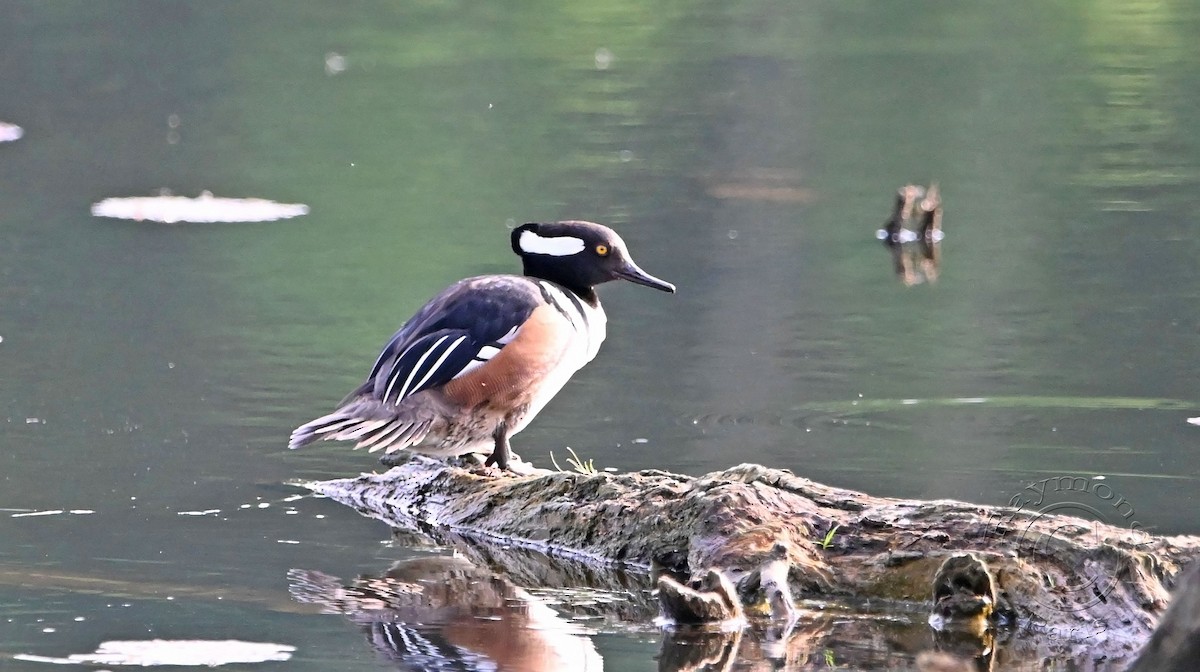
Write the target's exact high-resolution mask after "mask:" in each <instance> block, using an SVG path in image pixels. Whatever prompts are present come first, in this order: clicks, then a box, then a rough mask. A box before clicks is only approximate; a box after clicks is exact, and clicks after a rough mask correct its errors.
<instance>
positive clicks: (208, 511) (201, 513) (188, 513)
mask: <svg viewBox="0 0 1200 672" xmlns="http://www.w3.org/2000/svg"><path fill="white" fill-rule="evenodd" d="M218 513H221V510H220V509H205V510H203V511H176V512H175V515H177V516H215V515H217V514H218Z"/></svg>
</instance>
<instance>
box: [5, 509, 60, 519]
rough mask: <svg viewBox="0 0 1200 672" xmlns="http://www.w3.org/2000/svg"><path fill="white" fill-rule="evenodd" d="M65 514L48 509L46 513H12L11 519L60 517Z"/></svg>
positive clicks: (58, 510)
mask: <svg viewBox="0 0 1200 672" xmlns="http://www.w3.org/2000/svg"><path fill="white" fill-rule="evenodd" d="M64 513H66V511H63V510H62V509H50V510H48V511H28V512H26V513H14V514H12V517H13V518H32V517H34V516H61V515H62V514H64Z"/></svg>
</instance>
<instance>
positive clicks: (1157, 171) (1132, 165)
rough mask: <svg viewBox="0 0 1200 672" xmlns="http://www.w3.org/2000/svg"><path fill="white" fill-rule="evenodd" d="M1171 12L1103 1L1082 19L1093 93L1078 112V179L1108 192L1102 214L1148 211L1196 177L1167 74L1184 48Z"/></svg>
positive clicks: (1143, 3)
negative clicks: (1083, 137) (1082, 149)
mask: <svg viewBox="0 0 1200 672" xmlns="http://www.w3.org/2000/svg"><path fill="white" fill-rule="evenodd" d="M1174 5H1175V3H1169V2H1161V1H1159V0H1104V1H1102V2H1098V3H1095V4H1094V5H1093V6H1092V7H1091V9H1090V10H1089V11H1087V12H1084V13H1083V19H1084V23H1083V26H1084V30H1085V38H1084V41H1085V46H1086V47H1087V48H1088V52H1089V53H1088V56H1089V61H1090V63H1089V64H1090V65H1091V72H1090V76H1089V79H1090V81H1091V83H1092V84H1093V86H1094V87H1095V93H1094V95H1093V100H1092V101H1089V102H1090V104H1087V105H1086V106H1085V107H1084V109H1083V115H1082V118H1083V124H1084V130H1085V131H1086V132H1087V135H1088V144H1089V146H1090V150H1089V151H1087V152H1086V153H1085V155H1084V156H1083V159H1082V162H1083V163H1082V166H1081V167H1080V173H1081V175H1080V177H1081V180H1082V182H1083V183H1084V184H1087V185H1088V186H1092V187H1096V188H1099V189H1103V190H1105V191H1106V193H1105V195H1104V197H1103V201H1104V203H1103V207H1104V209H1106V210H1129V211H1140V210H1150V209H1154V207H1155V205H1156V204H1155V203H1153V201H1154V200H1157V199H1158V198H1159V197H1161V196H1162V192H1163V189H1164V188H1170V187H1176V186H1180V185H1186V184H1194V183H1195V182H1196V180H1197V179H1198V177H1200V175H1198V171H1197V167H1196V166H1195V164H1194V159H1189V157H1188V156H1187V155H1185V154H1184V152H1183V151H1181V150H1182V149H1183V148H1185V147H1187V146H1188V145H1189V144H1190V142H1189V141H1188V139H1187V138H1186V132H1185V131H1184V130H1183V128H1182V127H1181V125H1180V123H1179V120H1178V119H1177V117H1176V114H1175V113H1174V111H1173V109H1172V108H1173V106H1174V105H1175V103H1176V100H1177V96H1178V93H1177V91H1176V86H1177V84H1175V83H1174V82H1173V81H1172V66H1174V65H1176V64H1177V63H1179V62H1180V61H1181V60H1183V59H1184V57H1185V52H1186V50H1187V49H1188V48H1189V47H1188V46H1186V45H1185V40H1183V39H1181V36H1180V35H1179V29H1178V27H1177V26H1178V25H1180V22H1179V19H1180V18H1181V17H1180V16H1177V15H1176V12H1177V8H1176V7H1175V6H1174ZM1185 5H1186V3H1185ZM1189 164H1191V165H1189Z"/></svg>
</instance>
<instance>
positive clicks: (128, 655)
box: [13, 639, 296, 667]
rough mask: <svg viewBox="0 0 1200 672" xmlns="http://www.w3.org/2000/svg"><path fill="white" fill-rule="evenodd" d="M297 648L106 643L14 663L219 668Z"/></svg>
mask: <svg viewBox="0 0 1200 672" xmlns="http://www.w3.org/2000/svg"><path fill="white" fill-rule="evenodd" d="M295 650H296V647H294V646H288V645H286V644H270V643H265V642H242V641H239V640H236V639H227V640H223V641H217V640H203V639H152V640H143V641H112V642H103V643H102V644H100V646H99V648H97V649H96V651H95V652H94V653H73V654H71V655H70V656H67V657H66V658H54V657H49V656H35V655H31V654H24V653H22V654H17V655H15V656H13V659H14V660H24V661H29V662H34V663H51V664H54V665H130V666H136V667H150V666H152V665H179V666H192V667H199V666H207V667H218V666H221V665H230V664H235V663H264V662H268V661H284V660H290V659H291V657H292V653H293V652H294V651H295Z"/></svg>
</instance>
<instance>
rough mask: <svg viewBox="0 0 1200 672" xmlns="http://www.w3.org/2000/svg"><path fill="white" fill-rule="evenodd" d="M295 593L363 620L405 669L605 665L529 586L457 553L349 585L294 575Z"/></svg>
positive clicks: (372, 638)
mask: <svg viewBox="0 0 1200 672" xmlns="http://www.w3.org/2000/svg"><path fill="white" fill-rule="evenodd" d="M288 579H289V584H290V590H291V593H292V595H293V596H294V597H295V598H296V599H297V600H298V601H300V602H306V603H312V604H320V605H322V606H324V607H325V608H326V609H327V610H328V611H329V612H330V613H339V614H343V615H345V616H347V617H348V618H349V619H350V620H352V621H354V622H355V623H358V624H360V625H362V626H363V629H364V631H365V632H366V634H367V640H368V641H369V642H370V644H371V646H372V647H374V648H375V650H376V651H378V652H379V653H380V655H382V656H383V657H384V658H385V659H387V660H389V661H394V662H395V663H397V664H398V669H401V670H514V671H516V670H520V671H525V672H538V671H539V670H545V671H547V672H549V671H551V670H581V671H594V670H602V669H603V668H604V662H603V660H602V659H601V658H600V654H599V653H597V652H596V648H595V646H594V645H593V644H592V640H591V639H590V638H588V637H587V636H585V635H584V634H583V632H582V630H580V629H579V628H578V627H576V626H574V625H572V624H571V623H569V622H568V621H566V620H564V619H563V618H562V617H561V616H559V615H558V614H557V613H556V612H555V611H554V610H553V609H551V608H550V607H548V606H546V604H545V603H544V602H542V601H540V600H538V599H537V598H535V597H534V596H532V595H530V594H529V593H528V592H526V591H525V590H523V589H521V588H519V587H517V586H515V585H513V584H512V583H511V582H509V581H508V580H506V579H504V578H503V577H500V576H498V575H496V574H494V573H492V572H490V571H488V570H486V569H483V568H480V567H476V566H475V565H473V564H471V563H470V562H469V561H467V560H466V559H464V558H460V557H457V556H435V557H428V558H418V559H415V560H409V561H406V562H400V563H397V564H396V565H393V566H392V568H391V569H389V570H388V571H387V572H386V573H384V574H383V575H382V576H379V577H360V578H358V579H356V580H354V581H353V582H351V583H349V584H348V585H343V582H342V580H341V579H338V578H337V577H333V576H329V575H327V574H323V573H321V572H316V571H310V570H302V569H296V570H292V571H291V572H289V575H288Z"/></svg>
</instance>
